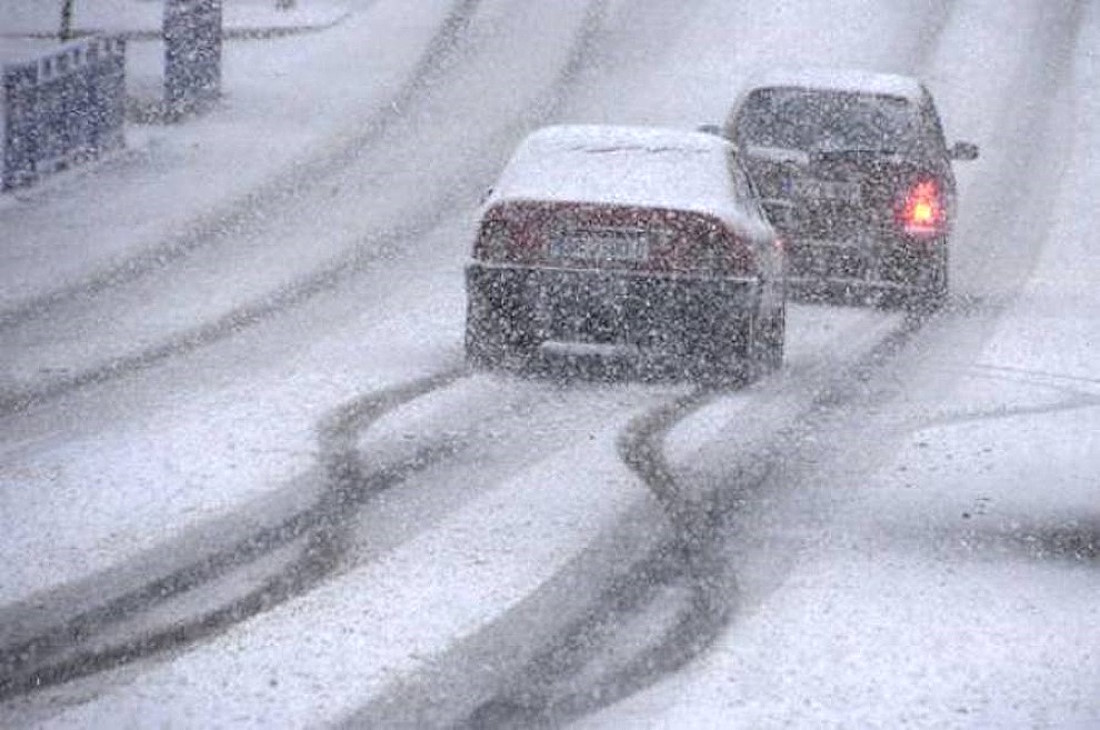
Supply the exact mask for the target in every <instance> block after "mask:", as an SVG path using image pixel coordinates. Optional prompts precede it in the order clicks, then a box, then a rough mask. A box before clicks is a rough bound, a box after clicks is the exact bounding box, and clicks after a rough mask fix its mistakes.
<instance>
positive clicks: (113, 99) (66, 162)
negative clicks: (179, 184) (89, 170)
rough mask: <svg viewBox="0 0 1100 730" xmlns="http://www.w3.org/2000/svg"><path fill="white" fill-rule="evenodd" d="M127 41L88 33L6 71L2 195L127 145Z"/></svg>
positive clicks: (1, 112) (1, 110)
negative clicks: (125, 138) (88, 35)
mask: <svg viewBox="0 0 1100 730" xmlns="http://www.w3.org/2000/svg"><path fill="white" fill-rule="evenodd" d="M125 74H126V44H125V42H124V41H123V40H122V39H120V38H109V37H102V36H91V37H88V38H81V39H78V40H74V41H70V42H68V43H65V44H63V45H60V46H58V47H57V48H55V49H52V50H50V51H49V52H47V53H41V54H39V55H38V56H37V57H35V58H31V59H28V60H26V61H15V62H9V63H4V64H3V66H2V74H0V75H2V80H3V83H2V107H0V117H2V120H0V138H2V144H3V164H2V168H0V190H3V191H7V190H11V189H14V188H18V187H22V186H25V185H29V184H31V183H33V182H34V181H35V180H37V179H38V178H39V177H40V176H42V175H45V174H50V173H53V172H56V171H58V170H62V169H65V168H68V167H70V166H73V165H77V164H80V163H81V162H84V161H86V160H89V159H93V158H95V157H98V156H99V155H101V154H103V153H105V152H109V151H111V150H115V149H118V148H120V147H122V146H123V145H124V143H125V141H124V134H123V123H124V121H125V108H126V76H125Z"/></svg>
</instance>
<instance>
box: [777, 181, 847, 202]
mask: <svg viewBox="0 0 1100 730" xmlns="http://www.w3.org/2000/svg"><path fill="white" fill-rule="evenodd" d="M791 186H792V188H793V190H794V193H795V195H797V196H798V197H800V198H809V199H811V200H836V201H840V202H843V203H850V204H853V205H855V204H858V203H859V201H860V192H859V183H851V182H835V181H832V180H815V179H813V178H795V179H794V180H791Z"/></svg>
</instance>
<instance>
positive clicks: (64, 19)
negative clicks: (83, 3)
mask: <svg viewBox="0 0 1100 730" xmlns="http://www.w3.org/2000/svg"><path fill="white" fill-rule="evenodd" d="M73 2H74V0H61V30H60V31H59V32H58V34H57V35H58V37H60V38H61V42H62V43H65V42H66V41H71V40H72V39H73Z"/></svg>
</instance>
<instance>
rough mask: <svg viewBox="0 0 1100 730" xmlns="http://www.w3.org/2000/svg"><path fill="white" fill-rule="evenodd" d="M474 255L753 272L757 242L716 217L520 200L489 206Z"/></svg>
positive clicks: (509, 260)
mask: <svg viewBox="0 0 1100 730" xmlns="http://www.w3.org/2000/svg"><path fill="white" fill-rule="evenodd" d="M474 258H476V259H478V260H480V261H484V262H487V263H500V264H521V265H531V266H539V265H551V266H555V267H566V268H599V269H626V270H645V271H653V272H668V273H678V272H684V273H686V272H693V273H708V274H715V275H737V274H747V273H751V271H753V270H754V267H755V256H754V251H753V249H752V246H751V245H750V244H748V243H747V242H745V241H743V240H741V239H740V238H739V237H738V236H736V235H735V234H734V233H733V232H732V231H729V230H727V229H726V228H725V227H724V226H722V225H721V224H719V223H718V222H717V221H709V220H700V219H699V218H697V217H696V216H694V215H690V216H686V217H685V216H684V214H682V213H679V212H677V211H652V210H647V211H638V210H633V209H629V208H628V209H616V208H594V207H591V206H582V205H569V204H566V205H560V204H554V205H545V206H544V205H539V204H526V205H525V204H516V205H513V206H509V207H507V208H505V209H498V210H494V211H491V212H490V213H489V214H488V215H486V216H485V217H484V218H483V220H482V222H481V225H480V228H479V230H478V235H477V238H476V241H475V244H474Z"/></svg>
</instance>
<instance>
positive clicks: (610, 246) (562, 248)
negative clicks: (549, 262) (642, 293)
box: [549, 228, 649, 261]
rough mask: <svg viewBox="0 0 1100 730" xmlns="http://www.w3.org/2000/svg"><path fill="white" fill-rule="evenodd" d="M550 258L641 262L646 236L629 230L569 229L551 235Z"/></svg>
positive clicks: (647, 252) (647, 244) (645, 255)
mask: <svg viewBox="0 0 1100 730" xmlns="http://www.w3.org/2000/svg"><path fill="white" fill-rule="evenodd" d="M549 253H550V258H554V259H573V260H584V261H645V260H646V259H647V258H648V257H649V235H648V233H647V232H646V231H638V230H631V229H613V228H604V229H585V230H573V231H566V232H563V233H560V234H558V235H556V236H552V237H551V239H550V250H549Z"/></svg>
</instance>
